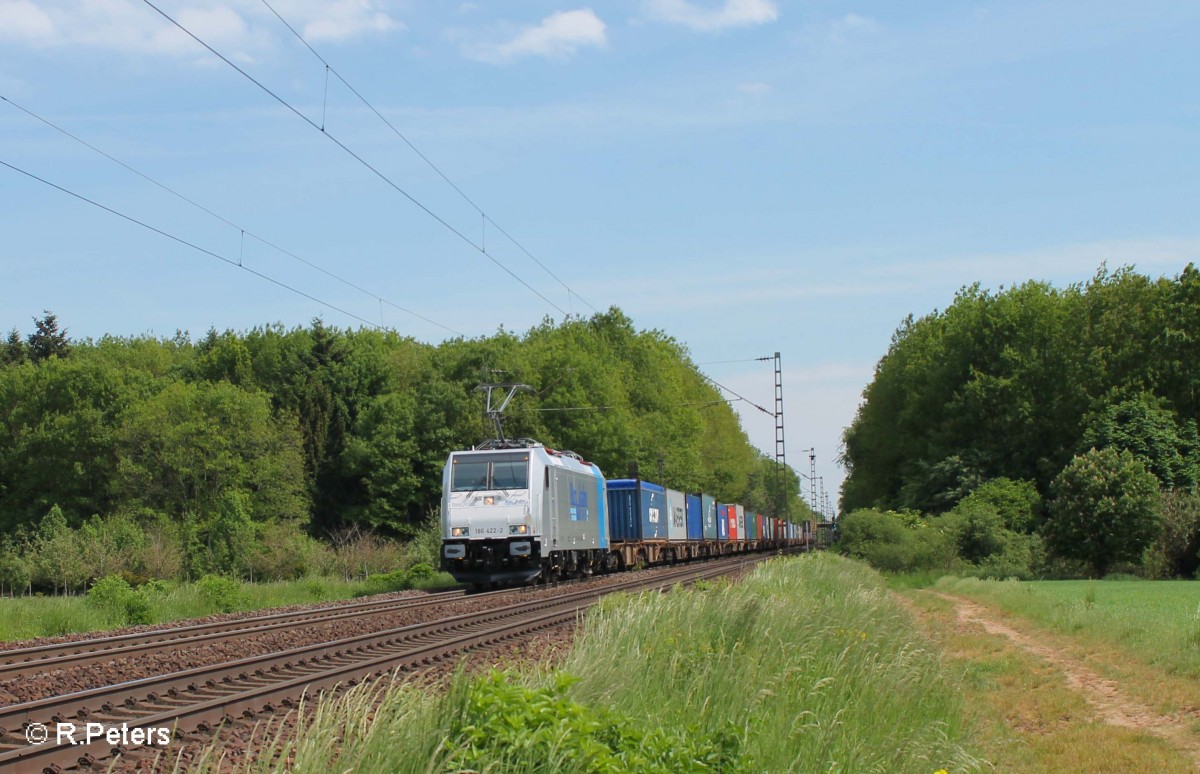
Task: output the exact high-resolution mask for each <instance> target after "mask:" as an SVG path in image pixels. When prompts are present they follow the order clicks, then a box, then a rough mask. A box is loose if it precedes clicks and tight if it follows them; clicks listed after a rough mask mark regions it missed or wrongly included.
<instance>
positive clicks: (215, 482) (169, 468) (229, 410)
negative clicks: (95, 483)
mask: <svg viewBox="0 0 1200 774" xmlns="http://www.w3.org/2000/svg"><path fill="white" fill-rule="evenodd" d="M118 442H119V443H120V444H121V446H122V448H123V449H124V450H125V453H124V454H123V455H122V458H121V460H120V462H119V464H118V468H117V475H116V480H115V482H114V486H115V487H116V489H117V490H118V491H119V492H121V493H122V497H123V499H124V500H125V501H126V502H130V503H135V504H137V505H139V506H142V507H148V508H153V509H154V510H156V511H158V512H161V513H166V514H169V515H171V516H172V517H173V518H176V519H182V518H184V516H185V514H189V513H191V514H203V513H206V512H208V511H211V510H215V509H217V508H219V507H220V506H219V504H220V503H221V502H226V501H228V498H229V497H231V496H234V497H240V498H241V500H242V502H243V506H242V507H244V508H245V509H246V511H247V513H248V514H250V515H251V517H252V518H254V519H256V520H260V521H265V520H267V519H271V518H276V519H279V518H282V519H294V518H301V517H303V515H304V514H305V512H306V504H305V499H304V494H303V486H304V485H303V464H302V461H301V456H300V444H299V438H298V437H297V435H296V433H295V431H294V430H293V429H292V428H291V427H290V426H289V425H288V424H287V423H282V422H279V421H277V420H276V419H274V418H273V417H272V414H271V407H270V403H269V401H268V399H267V397H266V396H265V395H261V394H255V393H248V392H246V391H245V390H242V389H239V388H237V387H235V386H233V385H231V384H228V383H226V382H217V383H205V382H200V383H195V384H191V383H187V382H171V383H169V384H167V385H166V386H165V387H164V388H163V389H162V390H161V391H160V392H158V393H156V394H155V395H153V396H151V397H149V398H148V399H147V400H145V401H144V402H141V403H138V404H136V405H134V406H131V407H130V409H129V411H128V412H127V413H126V414H125V417H124V421H123V423H122V426H121V428H120V431H119V433H118Z"/></svg>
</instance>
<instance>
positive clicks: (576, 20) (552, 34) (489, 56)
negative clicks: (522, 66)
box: [464, 8, 608, 64]
mask: <svg viewBox="0 0 1200 774" xmlns="http://www.w3.org/2000/svg"><path fill="white" fill-rule="evenodd" d="M605 29H606V27H605V24H604V22H603V21H602V20H601V19H600V17H598V16H597V15H596V14H595V12H593V11H592V9H591V8H581V9H579V10H575V11H556V12H555V13H552V14H550V15H549V16H547V17H546V18H545V19H542V21H541V23H540V24H538V25H536V26H529V27H525V28H524V29H522V30H521V31H520V32H518V33H517V34H516V35H515V36H513V37H512V38H510V39H509V40H507V41H505V42H503V43H493V44H485V45H475V46H467V47H465V48H464V51H465V53H467V54H468V55H469V56H471V57H473V58H475V59H479V60H481V61H484V62H490V63H492V64H503V63H505V62H510V61H512V60H514V59H519V58H520V57H523V56H541V57H545V58H547V59H565V58H567V57H569V56H571V55H573V54H574V53H575V52H576V51H578V50H579V49H580V48H584V47H588V46H591V47H595V48H603V47H604V46H605V45H606V44H607V42H608V39H607V36H606V33H605Z"/></svg>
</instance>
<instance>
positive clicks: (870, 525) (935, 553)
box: [839, 508, 956, 572]
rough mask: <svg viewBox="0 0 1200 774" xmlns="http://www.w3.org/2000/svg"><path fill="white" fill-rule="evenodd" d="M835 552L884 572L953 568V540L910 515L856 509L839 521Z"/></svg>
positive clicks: (918, 517)
mask: <svg viewBox="0 0 1200 774" xmlns="http://www.w3.org/2000/svg"><path fill="white" fill-rule="evenodd" d="M839 530H840V534H841V537H840V542H839V549H840V550H841V552H842V553H844V554H846V555H847V556H852V557H854V558H856V559H862V560H863V561H865V562H867V563H868V564H870V565H871V566H872V567H875V568H877V569H880V570H886V571H888V572H922V571H926V570H949V569H951V568H953V567H954V565H955V559H956V557H955V545H954V539H953V537H952V536H951V535H950V534H948V533H947V531H946V530H943V529H940V528H939V527H937V526H934V525H932V524H931V523H930V522H929V521H928V520H926V519H922V518H921V517H920V516H916V515H913V514H909V513H906V514H899V513H896V512H894V511H886V512H885V511H875V510H870V509H865V508H863V509H859V510H857V511H854V512H852V513H849V514H846V515H845V516H843V517H842V519H841V520H840V522H839Z"/></svg>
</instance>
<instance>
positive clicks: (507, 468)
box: [492, 460, 529, 489]
mask: <svg viewBox="0 0 1200 774" xmlns="http://www.w3.org/2000/svg"><path fill="white" fill-rule="evenodd" d="M492 488H493V489H528V488H529V462H527V461H525V460H513V461H511V462H506V461H499V460H497V461H496V462H493V463H492Z"/></svg>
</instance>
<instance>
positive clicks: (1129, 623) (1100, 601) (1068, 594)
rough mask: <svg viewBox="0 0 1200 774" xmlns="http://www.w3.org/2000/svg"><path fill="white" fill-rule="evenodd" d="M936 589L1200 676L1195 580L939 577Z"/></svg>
mask: <svg viewBox="0 0 1200 774" xmlns="http://www.w3.org/2000/svg"><path fill="white" fill-rule="evenodd" d="M934 588H935V589H937V590H938V591H943V592H946V593H950V594H960V595H963V596H968V597H973V598H976V599H980V600H983V601H986V602H989V603H991V604H994V605H995V606H997V607H1000V608H1002V609H1004V610H1007V611H1008V612H1010V613H1014V614H1016V615H1019V616H1023V617H1025V618H1028V619H1030V620H1031V621H1034V622H1036V623H1037V624H1038V625H1040V626H1044V627H1046V628H1047V629H1050V630H1053V631H1058V632H1061V633H1063V634H1068V635H1071V636H1072V637H1076V638H1080V639H1083V640H1094V641H1096V642H1100V643H1105V644H1110V645H1113V646H1115V647H1118V648H1120V649H1121V650H1122V651H1124V652H1126V653H1127V654H1128V655H1130V656H1131V657H1133V658H1135V659H1137V660H1139V661H1141V662H1142V663H1144V664H1146V665H1148V666H1152V667H1154V668H1156V669H1160V670H1162V671H1164V672H1167V673H1169V674H1178V675H1180V676H1183V677H1189V678H1192V679H1196V678H1200V582H1197V581H1144V580H1104V581H981V580H977V579H973V578H966V579H950V578H944V579H942V580H940V581H938V582H937V583H936V584H935V586H934Z"/></svg>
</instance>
